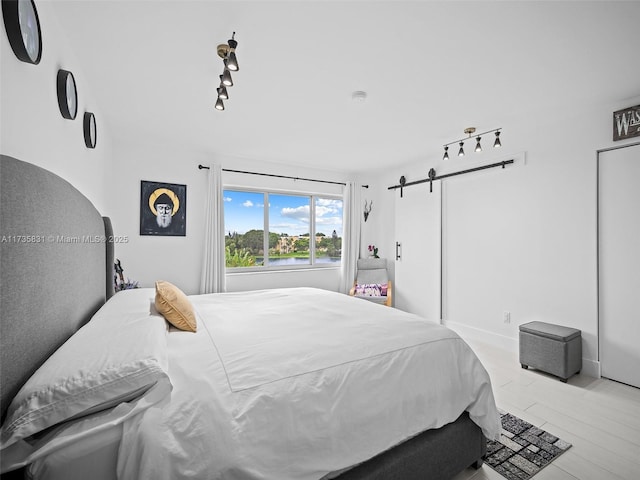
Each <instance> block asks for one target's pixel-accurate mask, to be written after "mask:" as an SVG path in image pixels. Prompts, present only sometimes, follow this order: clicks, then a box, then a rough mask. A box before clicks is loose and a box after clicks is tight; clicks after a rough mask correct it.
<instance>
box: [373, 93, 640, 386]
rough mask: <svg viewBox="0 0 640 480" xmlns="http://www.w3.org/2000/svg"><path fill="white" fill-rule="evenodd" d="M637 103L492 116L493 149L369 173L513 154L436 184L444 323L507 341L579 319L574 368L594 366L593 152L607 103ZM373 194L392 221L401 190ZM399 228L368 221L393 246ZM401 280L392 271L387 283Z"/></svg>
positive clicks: (464, 164) (407, 171)
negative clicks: (506, 315)
mask: <svg viewBox="0 0 640 480" xmlns="http://www.w3.org/2000/svg"><path fill="white" fill-rule="evenodd" d="M635 102H636V103H637V100H636V101H635ZM636 103H634V100H633V99H632V100H631V101H624V102H621V103H620V104H617V105H604V106H603V105H590V106H586V107H585V108H583V109H580V110H572V111H570V112H566V114H565V115H562V114H561V113H560V114H559V113H558V112H553V114H550V115H549V116H548V117H545V118H536V119H534V120H533V121H532V120H530V119H527V118H525V117H524V116H523V117H522V118H514V119H512V120H511V121H510V122H508V123H505V124H502V125H500V126H502V127H503V128H504V130H503V133H502V135H501V136H502V143H503V148H502V149H500V150H494V149H491V148H489V149H488V148H487V147H486V146H485V151H484V152H482V153H479V154H476V153H474V152H468V153H467V155H466V156H465V157H464V161H461V160H460V159H458V157H454V156H451V158H452V160H449V161H448V162H446V163H443V162H442V161H441V160H440V158H439V157H440V156H441V153H440V154H439V155H438V156H437V157H436V156H435V155H434V156H433V158H432V159H430V160H425V161H424V162H413V163H410V164H406V165H402V166H399V167H394V168H390V169H389V170H388V171H384V172H379V173H378V175H377V179H376V180H374V182H376V183H379V184H381V185H382V184H384V185H386V186H391V185H394V184H397V183H398V178H399V177H400V175H405V176H406V177H407V181H413V180H418V179H420V178H426V177H427V172H428V170H429V168H431V167H434V168H435V169H436V171H437V172H438V173H439V174H441V173H446V172H449V171H456V170H463V169H466V168H470V167H473V166H477V165H479V164H485V163H492V162H494V161H499V160H502V159H506V158H509V157H514V158H517V159H518V161H517V162H516V164H515V165H514V166H508V167H507V168H506V169H504V170H502V169H500V168H498V169H491V170H486V171H482V172H476V173H472V174H469V175H464V176H459V177H454V178H451V179H447V180H444V181H443V185H442V186H443V219H442V220H443V228H444V230H443V246H442V249H443V285H442V288H443V296H444V302H443V322H444V323H445V324H447V325H448V326H451V327H452V328H454V329H458V330H460V331H464V332H465V333H467V334H472V335H476V336H478V337H481V338H483V339H485V340H487V341H490V342H493V343H495V344H500V345H502V346H506V347H508V348H511V349H514V350H515V349H517V339H518V326H519V325H520V324H522V323H526V322H529V321H533V320H539V321H545V322H550V323H557V324H561V325H566V326H570V327H575V328H579V329H581V330H582V337H583V346H584V350H583V358H584V362H583V369H584V371H585V373H588V374H591V375H595V376H597V375H598V374H599V365H598V353H597V333H598V325H597V275H596V274H597V262H596V260H597V259H596V240H597V234H596V232H597V231H596V186H597V183H596V151H597V150H598V149H601V148H606V147H609V146H612V145H614V142H612V140H611V137H612V130H611V128H612V127H611V124H612V121H611V118H612V112H613V111H614V110H617V109H619V108H623V107H625V106H630V105H634V104H636ZM630 142H631V141H627V143H630ZM623 143H625V142H615V144H623ZM523 157H524V158H526V162H525V161H523V160H522V158H523ZM410 188H416V189H417V188H423V189H425V188H428V187H424V186H422V185H421V186H416V187H410ZM425 191H426V190H425ZM378 192H379V194H380V197H379V198H377V199H376V201H377V204H378V206H381V205H383V208H384V210H385V217H386V218H384V219H378V221H380V222H381V225H392V224H394V223H395V222H396V221H397V220H396V219H394V218H393V217H392V216H391V212H392V208H391V205H394V204H396V203H397V202H402V201H403V199H400V198H399V197H400V196H399V193H398V192H393V191H383V190H382V189H379V190H378ZM420 201H422V202H425V203H424V205H423V207H424V208H426V202H429V201H431V199H430V198H429V197H428V194H425V195H424V196H423V197H422V200H420V199H418V200H417V202H420ZM414 208H417V209H418V210H419V209H420V206H419V205H418V206H417V207H416V206H414ZM415 221H416V222H419V221H420V219H419V218H416V220H415ZM397 230H398V226H397V225H396V226H395V228H394V229H392V228H388V229H385V228H379V229H378V230H377V232H378V233H377V236H378V238H380V239H379V240H378V241H380V243H381V244H383V245H384V248H385V249H392V248H393V245H394V241H395V239H394V235H395V232H396V231H397ZM434 234H436V232H434ZM438 234H439V232H438ZM420 274H421V272H420V271H418V270H416V271H415V272H414V275H413V277H412V278H411V279H409V280H408V281H412V282H420V281H421V280H420ZM402 288H403V285H402V284H401V283H400V280H398V281H397V282H396V289H397V290H399V289H402ZM437 295H438V292H437V291H436V290H432V291H428V292H425V293H424V296H423V298H422V299H421V300H422V301H423V302H425V301H428V302H429V301H430V302H437V301H438V298H437ZM504 311H509V312H510V313H511V323H510V324H505V323H504V322H503V312H504Z"/></svg>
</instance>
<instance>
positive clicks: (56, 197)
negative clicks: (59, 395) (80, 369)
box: [0, 155, 113, 419]
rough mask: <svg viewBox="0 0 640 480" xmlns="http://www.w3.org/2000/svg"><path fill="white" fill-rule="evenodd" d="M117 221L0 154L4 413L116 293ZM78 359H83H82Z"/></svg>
mask: <svg viewBox="0 0 640 480" xmlns="http://www.w3.org/2000/svg"><path fill="white" fill-rule="evenodd" d="M111 235H112V230H111V222H110V221H109V219H108V218H103V217H102V216H101V215H100V213H99V212H98V211H97V210H96V208H95V207H94V206H93V204H92V203H91V202H90V201H89V200H88V199H87V198H86V197H85V196H84V195H83V194H82V193H80V192H79V191H78V190H77V189H76V188H74V187H73V186H72V185H71V184H70V183H68V182H67V181H66V180H63V179H62V178H60V177H59V176H57V175H55V174H53V173H51V172H49V171H48V170H45V169H43V168H40V167H37V166H35V165H32V164H30V163H26V162H22V161H20V160H16V159H15V158H12V157H8V156H5V155H0V242H1V243H0V315H1V317H0V385H1V387H0V388H1V389H2V390H1V392H0V395H1V398H0V401H1V403H0V407H1V410H2V419H4V416H5V414H6V410H7V407H8V406H9V403H10V401H11V399H12V398H13V397H14V396H15V394H16V393H17V392H18V390H19V389H20V387H21V386H22V384H23V383H24V382H25V381H26V380H27V379H28V378H29V376H31V374H32V373H33V372H34V371H35V370H36V369H37V368H38V367H39V366H40V365H41V364H42V363H43V362H44V360H45V359H46V358H47V357H49V355H51V353H52V352H53V351H54V350H55V349H56V348H58V347H59V346H60V345H61V344H62V343H64V342H65V340H67V338H69V337H70V336H71V335H72V334H73V333H74V332H75V331H76V330H78V328H80V327H81V326H82V325H83V324H84V323H86V322H87V321H88V320H89V319H90V318H91V316H92V315H93V314H94V313H95V312H96V311H97V310H98V308H100V307H101V306H102V305H103V304H104V302H105V301H106V299H108V297H110V296H111V295H113V244H112V243H110V242H109V236H111ZM79 360H80V359H79Z"/></svg>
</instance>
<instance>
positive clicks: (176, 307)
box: [156, 280, 198, 332]
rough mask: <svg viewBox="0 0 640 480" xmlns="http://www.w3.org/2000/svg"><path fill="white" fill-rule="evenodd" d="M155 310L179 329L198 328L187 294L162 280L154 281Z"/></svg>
mask: <svg viewBox="0 0 640 480" xmlns="http://www.w3.org/2000/svg"><path fill="white" fill-rule="evenodd" d="M156 310H158V312H160V313H161V314H162V316H163V317H164V318H165V319H166V320H167V321H168V322H169V323H170V324H171V325H173V326H174V327H176V328H179V329H180V330H187V331H189V332H195V331H196V330H197V329H198V326H197V324H196V315H195V313H194V312H193V306H192V305H191V302H190V301H189V299H188V298H187V296H186V295H185V294H184V292H183V291H182V290H180V289H179V288H178V287H176V286H175V285H173V284H171V283H169V282H166V281H164V280H159V281H157V282H156Z"/></svg>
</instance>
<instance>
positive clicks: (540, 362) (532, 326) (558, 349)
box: [520, 322, 582, 382]
mask: <svg viewBox="0 0 640 480" xmlns="http://www.w3.org/2000/svg"><path fill="white" fill-rule="evenodd" d="M520 364H521V365H522V368H529V367H533V368H537V369H538V370H542V371H543V372H547V373H550V374H552V375H555V376H557V377H560V379H561V380H562V381H563V382H566V381H567V379H568V378H569V377H570V376H572V375H574V374H576V373H580V370H581V369H582V337H581V332H580V330H578V329H576V328H569V327H562V326H560V325H553V324H551V323H544V322H529V323H525V324H523V325H520Z"/></svg>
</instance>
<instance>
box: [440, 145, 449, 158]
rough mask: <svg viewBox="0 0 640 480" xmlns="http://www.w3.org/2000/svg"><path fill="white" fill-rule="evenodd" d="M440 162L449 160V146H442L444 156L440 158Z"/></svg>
mask: <svg viewBox="0 0 640 480" xmlns="http://www.w3.org/2000/svg"><path fill="white" fill-rule="evenodd" d="M442 160H449V146H448V145H445V146H444V156H443V157H442Z"/></svg>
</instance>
